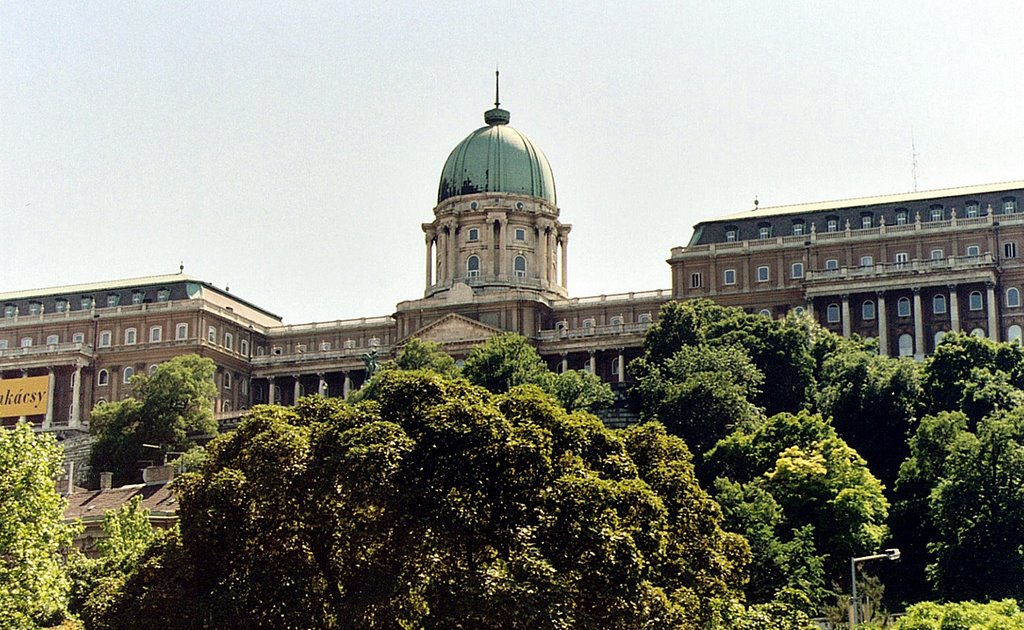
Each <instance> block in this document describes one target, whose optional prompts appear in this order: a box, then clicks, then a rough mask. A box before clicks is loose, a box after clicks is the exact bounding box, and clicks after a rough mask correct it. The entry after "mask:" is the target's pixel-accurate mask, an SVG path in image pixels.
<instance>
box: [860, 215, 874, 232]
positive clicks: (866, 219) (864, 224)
mask: <svg viewBox="0 0 1024 630" xmlns="http://www.w3.org/2000/svg"><path fill="white" fill-rule="evenodd" d="M860 227H861V229H864V230H866V229H868V228H870V227H874V217H872V216H871V215H870V214H863V215H861V217H860Z"/></svg>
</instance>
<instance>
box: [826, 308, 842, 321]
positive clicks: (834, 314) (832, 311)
mask: <svg viewBox="0 0 1024 630" xmlns="http://www.w3.org/2000/svg"><path fill="white" fill-rule="evenodd" d="M825 320H826V321H828V323H830V324H838V323H839V305H838V304H835V303H833V304H829V305H828V307H826V308H825Z"/></svg>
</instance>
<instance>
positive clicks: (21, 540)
mask: <svg viewBox="0 0 1024 630" xmlns="http://www.w3.org/2000/svg"><path fill="white" fill-rule="evenodd" d="M60 465H61V448H60V447H59V446H58V445H57V443H56V441H55V440H54V439H53V437H52V436H50V435H43V434H40V435H36V434H35V433H33V432H32V428H31V426H29V425H28V424H19V425H17V426H16V427H14V428H13V429H12V430H8V429H0V473H2V474H0V627H2V628H33V627H37V626H38V625H41V624H49V623H54V622H57V621H59V620H60V619H61V617H62V616H63V614H64V609H65V600H66V597H67V592H68V588H69V580H68V577H67V575H66V573H65V571H64V568H63V566H62V564H61V559H60V554H61V552H62V551H65V550H66V549H67V548H68V547H69V546H70V544H71V539H72V536H73V535H74V527H72V526H69V525H66V524H65V523H64V506H65V501H64V499H63V498H62V497H61V496H60V495H59V494H57V490H56V488H55V486H54V483H53V480H54V478H55V477H56V476H57V474H58V473H59V472H60Z"/></svg>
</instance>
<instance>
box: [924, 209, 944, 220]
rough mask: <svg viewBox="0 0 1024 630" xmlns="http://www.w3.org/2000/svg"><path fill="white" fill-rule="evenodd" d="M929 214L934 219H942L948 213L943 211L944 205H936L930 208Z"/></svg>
mask: <svg viewBox="0 0 1024 630" xmlns="http://www.w3.org/2000/svg"><path fill="white" fill-rule="evenodd" d="M928 216H929V217H931V220H932V221H941V220H943V219H944V218H945V217H946V213H945V212H944V211H943V209H942V206H939V205H935V206H932V207H931V208H929V210H928Z"/></svg>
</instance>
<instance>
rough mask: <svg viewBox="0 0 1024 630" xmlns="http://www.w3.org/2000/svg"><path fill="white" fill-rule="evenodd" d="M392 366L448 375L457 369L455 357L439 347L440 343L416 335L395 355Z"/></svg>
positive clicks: (451, 374) (453, 374) (454, 372)
mask: <svg viewBox="0 0 1024 630" xmlns="http://www.w3.org/2000/svg"><path fill="white" fill-rule="evenodd" d="M394 366H395V367H396V368H398V369H399V370H431V371H433V372H437V373H438V374H441V375H443V376H449V377H451V376H455V375H456V374H458V371H459V368H458V367H457V366H456V365H455V359H453V358H452V357H451V355H449V354H447V353H446V352H445V351H444V350H442V349H441V344H439V343H436V342H434V341H422V340H420V339H417V338H416V337H413V338H412V339H410V340H409V341H408V342H407V343H406V344H405V347H403V348H402V351H401V352H400V353H399V354H398V356H397V357H395V361H394Z"/></svg>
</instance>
